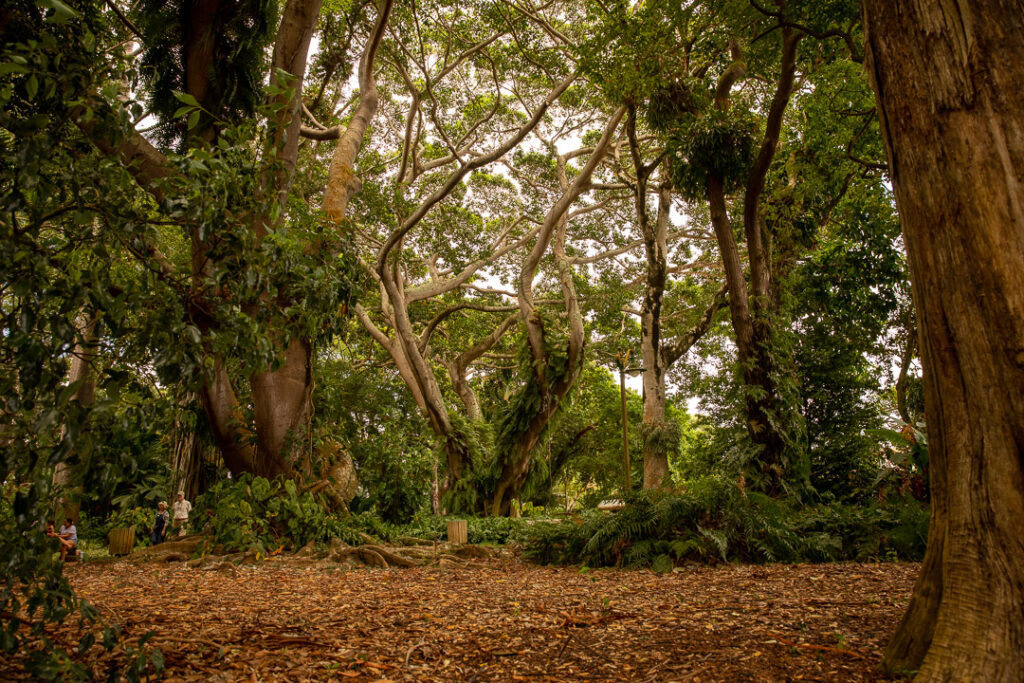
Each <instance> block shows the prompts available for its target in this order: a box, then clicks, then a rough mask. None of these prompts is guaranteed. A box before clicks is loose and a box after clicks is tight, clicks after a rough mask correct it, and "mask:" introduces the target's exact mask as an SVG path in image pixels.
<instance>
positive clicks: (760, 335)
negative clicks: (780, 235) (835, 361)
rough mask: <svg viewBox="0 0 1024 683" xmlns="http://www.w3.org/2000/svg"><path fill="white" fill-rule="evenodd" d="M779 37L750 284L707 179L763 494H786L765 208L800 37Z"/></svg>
mask: <svg viewBox="0 0 1024 683" xmlns="http://www.w3.org/2000/svg"><path fill="white" fill-rule="evenodd" d="M781 33H782V53H781V65H780V72H779V78H778V80H777V81H776V84H775V92H774V94H773V96H772V102H771V105H770V107H769V110H768V117H767V119H766V121H765V132H764V137H763V139H762V141H761V146H760V148H759V150H758V154H757V157H756V158H755V160H754V164H753V166H752V167H751V169H750V172H749V173H748V174H747V178H746V184H745V187H744V191H743V232H744V237H745V239H746V246H747V255H748V261H749V265H750V283H749V286H748V284H747V279H746V277H745V274H744V272H743V265H742V262H741V261H740V255H739V249H738V248H737V245H736V238H735V237H734V236H733V231H732V223H731V221H730V220H729V215H728V211H727V208H726V197H725V189H724V185H725V183H724V178H720V177H715V176H714V175H710V176H709V177H708V182H707V192H708V199H709V203H710V210H711V223H712V226H713V228H714V230H715V237H716V239H717V240H718V247H719V251H720V253H721V256H722V264H723V266H724V268H725V276H726V284H727V285H728V288H729V309H730V313H731V318H732V326H733V331H734V332H735V335H736V349H737V356H738V361H739V365H740V368H741V372H742V375H743V382H744V384H746V385H747V386H749V387H752V388H753V389H754V391H751V392H748V396H747V399H746V402H745V408H746V418H747V432H748V434H749V435H750V439H751V441H753V442H754V443H755V444H757V445H758V446H760V447H761V452H760V454H759V455H758V464H759V467H760V469H761V472H762V473H763V474H764V475H765V480H766V485H765V488H766V490H767V491H768V492H769V493H771V494H776V493H779V492H780V491H781V490H782V482H783V479H784V477H785V474H786V466H785V463H784V462H783V458H784V451H785V448H786V440H785V437H784V435H783V433H782V431H781V429H780V425H779V422H780V421H779V420H778V419H777V412H778V406H777V401H778V387H777V385H776V380H775V372H774V370H775V368H774V366H773V360H772V354H771V347H772V339H771V337H772V335H771V327H770V322H769V319H770V314H771V310H772V306H773V297H772V258H771V254H770V250H769V249H768V245H767V244H766V238H765V235H764V225H763V221H762V220H761V216H760V205H761V196H762V194H763V192H764V188H765V182H766V178H767V174H768V169H769V168H770V167H771V163H772V160H773V159H774V158H775V152H776V149H777V147H778V143H779V134H780V131H781V128H782V119H783V116H784V114H785V112H786V107H787V106H788V105H789V100H790V97H791V96H792V94H793V87H794V76H795V74H796V56H797V47H798V46H799V43H800V39H801V37H802V34H801V33H799V32H797V31H795V30H794V29H792V28H788V27H783V28H782V29H781ZM741 65H742V55H741V54H740V52H739V50H738V48H736V47H735V46H733V65H732V66H731V67H730V68H729V69H728V70H727V71H726V72H725V74H723V76H722V78H721V79H720V82H719V86H718V88H717V90H716V96H715V106H716V107H717V108H718V109H720V110H722V111H725V110H727V109H728V108H729V105H730V103H729V92H730V89H731V86H732V82H733V81H735V79H737V78H739V77H740V76H742V75H743V73H744V71H743V69H742V66H741Z"/></svg>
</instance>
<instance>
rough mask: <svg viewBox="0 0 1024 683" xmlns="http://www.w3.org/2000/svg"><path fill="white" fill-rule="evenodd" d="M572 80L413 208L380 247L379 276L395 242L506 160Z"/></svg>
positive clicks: (566, 80)
mask: <svg viewBox="0 0 1024 683" xmlns="http://www.w3.org/2000/svg"><path fill="white" fill-rule="evenodd" d="M574 80H576V74H572V75H570V76H569V77H567V78H566V79H564V80H563V81H562V82H561V83H559V84H558V85H556V86H555V87H554V89H553V90H551V92H549V93H548V95H547V97H545V98H544V101H543V102H542V103H541V105H540V106H539V107H537V110H536V111H535V112H534V114H533V116H532V117H530V120H529V121H527V122H526V123H524V124H523V125H522V126H521V127H520V128H519V130H517V131H516V132H515V134H514V135H512V136H511V137H509V138H508V139H507V140H505V142H503V143H502V144H500V145H499V146H498V147H497V148H495V149H494V150H492V151H491V152H490V153H488V154H483V155H481V156H478V157H475V158H473V159H472V160H470V161H468V162H466V163H464V164H462V165H461V166H460V167H459V168H458V169H457V170H456V171H454V172H453V173H452V174H451V175H450V176H449V177H448V180H446V181H445V182H444V184H442V185H441V187H439V188H437V189H436V190H434V192H433V193H431V194H430V196H429V197H427V198H426V199H425V200H424V201H423V202H422V203H421V204H420V205H419V206H418V207H417V208H416V210H415V211H413V213H412V214H411V215H410V216H409V217H408V218H406V219H405V221H403V223H402V225H401V226H400V227H399V228H398V229H397V230H395V231H394V232H393V233H391V236H390V237H389V238H388V240H387V242H385V243H384V246H383V247H381V249H380V253H379V254H378V255H377V270H378V272H382V271H383V270H384V268H385V263H386V261H387V258H388V254H389V253H390V252H391V250H392V249H394V248H395V245H397V244H398V242H399V241H400V240H401V239H402V238H403V237H405V236H406V234H408V233H409V231H410V230H412V229H413V228H414V227H416V225H417V224H418V223H419V222H420V221H421V220H423V218H424V216H426V215H427V213H428V212H430V210H431V209H433V208H434V206H435V205H436V204H437V203H438V202H440V201H441V200H442V199H444V198H445V197H447V196H448V195H449V194H450V193H451V191H452V190H453V189H455V187H456V186H457V185H458V184H459V183H460V182H462V179H463V178H464V177H465V176H466V174H468V173H470V172H471V171H474V170H476V169H478V168H481V167H483V166H486V165H487V164H490V163H492V162H494V161H497V160H498V159H500V158H501V157H503V156H505V154H506V153H507V152H508V151H509V150H510V149H512V148H513V147H515V146H516V145H517V144H519V143H520V142H521V141H522V140H523V138H525V137H526V136H527V135H528V134H529V133H530V131H531V130H533V129H534V128H535V127H536V126H537V124H538V123H540V121H541V119H542V118H544V114H545V113H546V112H547V110H548V108H549V107H550V106H551V105H552V104H553V103H554V102H555V101H556V100H557V99H558V98H559V97H560V96H561V95H562V93H563V92H565V90H566V89H567V88H568V87H569V86H570V85H571V84H572V82H573V81H574ZM382 274H383V273H382Z"/></svg>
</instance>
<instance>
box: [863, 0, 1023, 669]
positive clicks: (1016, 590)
mask: <svg viewBox="0 0 1024 683" xmlns="http://www.w3.org/2000/svg"><path fill="white" fill-rule="evenodd" d="M864 17H865V27H866V36H867V45H866V47H867V49H866V65H867V68H868V72H869V73H870V74H871V76H872V77H873V80H874V87H875V91H876V95H877V98H878V109H879V116H880V119H881V123H882V131H883V136H884V140H885V144H886V150H887V152H888V155H889V163H890V168H891V170H892V178H893V187H894V190H895V194H896V203H897V206H898V208H899V211H900V219H901V222H902V226H903V236H904V241H905V242H906V246H907V254H908V259H909V264H910V275H911V281H912V282H913V294H914V304H915V308H916V310H917V321H918V334H919V347H920V354H921V363H922V366H923V369H924V386H925V415H926V418H927V423H928V435H929V446H930V461H931V467H930V470H931V475H932V529H931V532H930V535H929V544H928V550H927V554H926V557H925V563H924V568H923V570H922V573H921V577H920V579H919V580H918V583H917V586H916V587H915V590H914V596H913V598H912V600H911V605H910V608H909V611H908V613H907V616H906V618H905V619H904V621H903V623H902V624H901V625H900V629H899V631H898V632H897V634H896V636H895V637H894V639H893V642H892V643H891V645H890V647H889V650H888V651H887V653H886V664H887V665H888V666H889V667H890V668H906V669H918V678H917V680H923V681H1020V680H1024V539H1022V536H1021V533H1020V523H1021V519H1024V127H1022V122H1024V88H1021V82H1022V80H1024V2H1021V1H1020V0H979V1H978V2H973V3H969V4H951V3H946V4H943V3H923V2H900V3H890V2H885V1H883V0H865V2H864Z"/></svg>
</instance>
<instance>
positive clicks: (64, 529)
mask: <svg viewBox="0 0 1024 683" xmlns="http://www.w3.org/2000/svg"><path fill="white" fill-rule="evenodd" d="M53 535H54V536H56V537H57V540H59V541H60V561H61V562H63V561H64V558H65V556H66V555H67V554H68V553H69V552H70V553H71V554H72V555H73V554H75V552H76V551H75V546H76V545H78V529H76V528H75V523H74V522H73V521H72V520H71V518H70V517H67V518H66V519H65V520H64V523H63V524H61V525H60V529H58V530H57V533H56V534H53Z"/></svg>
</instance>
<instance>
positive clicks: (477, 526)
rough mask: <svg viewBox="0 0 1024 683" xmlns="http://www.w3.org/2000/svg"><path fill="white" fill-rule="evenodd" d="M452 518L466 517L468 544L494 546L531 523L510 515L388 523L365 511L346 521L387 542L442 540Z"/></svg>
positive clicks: (520, 533) (508, 540) (431, 517)
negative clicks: (402, 539) (404, 538)
mask: <svg viewBox="0 0 1024 683" xmlns="http://www.w3.org/2000/svg"><path fill="white" fill-rule="evenodd" d="M454 519H464V520H466V534H467V537H468V540H469V542H470V543H490V544H496V545H504V544H507V543H515V542H517V541H519V540H520V539H521V538H522V537H523V534H524V530H525V529H526V528H528V527H529V526H530V525H531V524H532V521H527V520H525V519H515V518H512V517H468V516H459V515H456V516H448V517H436V516H434V515H427V514H424V515H418V516H416V517H415V518H414V519H413V520H412V521H411V522H410V523H408V524H402V525H394V524H388V523H386V522H382V521H381V520H380V519H378V518H376V517H374V516H372V515H365V514H363V515H353V516H352V517H350V518H349V519H348V520H346V523H347V524H348V525H350V526H351V527H352V528H353V529H356V530H358V531H362V532H365V533H368V534H370V535H371V536H375V537H377V538H380V539H381V540H385V541H389V542H398V540H399V539H400V538H401V537H402V536H412V537H415V538H422V539H424V540H428V541H433V540H436V541H444V540H446V539H447V536H448V522H449V521H451V520H454Z"/></svg>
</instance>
